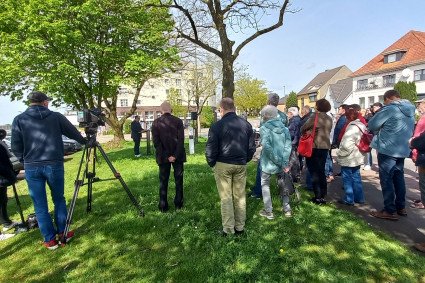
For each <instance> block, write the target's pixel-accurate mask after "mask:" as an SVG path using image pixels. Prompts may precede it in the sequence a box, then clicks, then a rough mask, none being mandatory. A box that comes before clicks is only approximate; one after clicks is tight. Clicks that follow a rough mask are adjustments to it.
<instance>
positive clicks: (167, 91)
mask: <svg viewBox="0 0 425 283" xmlns="http://www.w3.org/2000/svg"><path fill="white" fill-rule="evenodd" d="M165 94H166V95H167V97H168V96H169V95H170V90H169V89H166V90H165Z"/></svg>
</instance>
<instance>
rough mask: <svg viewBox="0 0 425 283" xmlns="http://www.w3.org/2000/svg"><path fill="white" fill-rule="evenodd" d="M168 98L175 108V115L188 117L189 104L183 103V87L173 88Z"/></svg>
mask: <svg viewBox="0 0 425 283" xmlns="http://www.w3.org/2000/svg"><path fill="white" fill-rule="evenodd" d="M167 100H168V102H169V103H170V104H171V108H172V109H173V115H174V116H176V117H184V118H185V117H186V114H187V112H188V110H187V105H185V104H184V103H183V96H182V93H181V89H175V88H171V89H170V92H169V93H168V95H167Z"/></svg>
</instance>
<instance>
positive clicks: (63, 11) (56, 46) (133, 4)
mask: <svg viewBox="0 0 425 283" xmlns="http://www.w3.org/2000/svg"><path fill="white" fill-rule="evenodd" d="M150 3H151V1H150V0H144V1H143V0H142V1H133V0H83V1H69V0H48V1H46V0H27V1H20V0H3V1H2V2H1V3H0V33H1V37H0V71H1V73H2V76H1V77H0V94H1V95H9V96H10V97H11V98H12V99H22V98H23V95H24V94H25V93H26V92H28V91H31V90H34V89H37V90H41V91H44V92H47V93H48V94H49V95H51V96H53V97H54V103H55V104H61V103H65V104H67V105H70V106H72V107H73V108H74V109H82V108H93V107H101V108H102V109H103V110H104V112H105V114H106V118H107V123H108V124H109V125H110V126H111V127H112V128H113V129H114V131H115V134H116V137H118V138H120V139H122V138H123V135H122V126H123V124H124V122H125V120H126V119H127V118H128V117H130V116H131V115H132V113H134V111H135V110H136V102H137V99H138V96H139V94H140V90H141V88H142V86H143V84H144V82H145V81H146V80H148V79H149V78H152V77H156V76H159V75H160V74H162V73H163V72H164V70H166V69H169V68H170V67H172V66H173V65H174V64H175V63H176V62H177V61H178V56H177V50H176V49H175V48H172V47H170V45H169V37H168V34H169V33H170V32H171V31H172V28H173V25H174V23H173V21H172V19H171V16H170V15H169V12H168V10H167V9H164V8H158V7H147V6H146V5H148V4H150ZM122 84H126V85H131V86H133V87H134V88H135V89H136V95H135V97H134V100H133V102H132V105H131V107H129V111H128V112H127V113H126V114H125V115H124V117H122V118H121V119H118V117H117V112H116V106H117V94H118V92H119V86H120V85H122Z"/></svg>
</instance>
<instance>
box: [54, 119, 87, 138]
mask: <svg viewBox="0 0 425 283" xmlns="http://www.w3.org/2000/svg"><path fill="white" fill-rule="evenodd" d="M57 114H58V115H57V116H58V119H59V123H60V126H61V130H62V134H63V135H65V136H67V137H68V138H70V139H73V140H76V141H77V142H79V143H81V144H86V143H87V140H86V139H85V138H84V137H83V136H82V135H81V134H80V132H79V131H78V130H77V128H76V127H74V125H72V124H71V122H69V120H68V119H66V117H65V116H63V115H62V114H60V113H57Z"/></svg>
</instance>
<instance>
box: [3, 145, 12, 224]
mask: <svg viewBox="0 0 425 283" xmlns="http://www.w3.org/2000/svg"><path fill="white" fill-rule="evenodd" d="M0 146H1V145H0ZM10 223H12V221H11V220H10V219H9V215H8V214H7V187H0V224H10Z"/></svg>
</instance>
